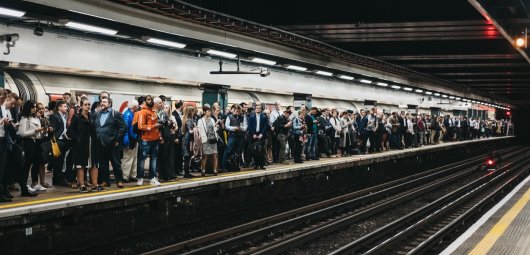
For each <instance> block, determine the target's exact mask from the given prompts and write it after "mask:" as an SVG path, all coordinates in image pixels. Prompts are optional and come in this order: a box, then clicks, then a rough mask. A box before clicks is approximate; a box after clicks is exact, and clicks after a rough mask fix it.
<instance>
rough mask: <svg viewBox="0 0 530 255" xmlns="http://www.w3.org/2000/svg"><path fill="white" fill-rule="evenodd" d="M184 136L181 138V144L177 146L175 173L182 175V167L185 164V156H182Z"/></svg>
mask: <svg viewBox="0 0 530 255" xmlns="http://www.w3.org/2000/svg"><path fill="white" fill-rule="evenodd" d="M182 138H183V137H182V135H181V136H179V144H177V145H176V146H175V173H177V174H182V165H183V162H184V156H183V155H182V146H181V144H180V143H182Z"/></svg>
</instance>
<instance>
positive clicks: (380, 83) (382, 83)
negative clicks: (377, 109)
mask: <svg viewBox="0 0 530 255" xmlns="http://www.w3.org/2000/svg"><path fill="white" fill-rule="evenodd" d="M375 85H377V86H381V87H386V86H388V83H386V82H376V83H375Z"/></svg>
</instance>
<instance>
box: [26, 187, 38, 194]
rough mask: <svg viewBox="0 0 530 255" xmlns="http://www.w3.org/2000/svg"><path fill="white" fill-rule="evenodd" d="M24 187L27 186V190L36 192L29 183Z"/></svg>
mask: <svg viewBox="0 0 530 255" xmlns="http://www.w3.org/2000/svg"><path fill="white" fill-rule="evenodd" d="M26 187H27V188H28V191H29V192H36V191H37V190H35V189H34V188H32V187H30V186H29V185H26Z"/></svg>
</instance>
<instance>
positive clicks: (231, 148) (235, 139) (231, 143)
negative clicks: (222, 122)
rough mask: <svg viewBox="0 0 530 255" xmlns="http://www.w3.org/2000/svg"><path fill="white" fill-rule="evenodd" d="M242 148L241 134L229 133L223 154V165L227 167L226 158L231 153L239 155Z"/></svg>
mask: <svg viewBox="0 0 530 255" xmlns="http://www.w3.org/2000/svg"><path fill="white" fill-rule="evenodd" d="M242 149H243V136H235V135H230V136H229V137H228V143H227V144H226V150H225V154H224V155H223V167H224V169H228V164H227V160H228V157H230V156H231V155H233V154H237V155H238V156H239V155H241V154H240V152H241V150H242Z"/></svg>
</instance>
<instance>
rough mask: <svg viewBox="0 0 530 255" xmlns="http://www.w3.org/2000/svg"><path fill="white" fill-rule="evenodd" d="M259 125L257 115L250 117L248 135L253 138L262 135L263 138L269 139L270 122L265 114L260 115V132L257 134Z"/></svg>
mask: <svg viewBox="0 0 530 255" xmlns="http://www.w3.org/2000/svg"><path fill="white" fill-rule="evenodd" d="M257 124H258V120H257V118H256V114H252V115H250V117H249V119H248V127H247V131H248V134H249V135H251V136H253V135H260V134H261V135H263V137H267V130H268V129H269V120H267V116H265V114H263V113H262V114H260V115H259V132H256V125H257Z"/></svg>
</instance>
